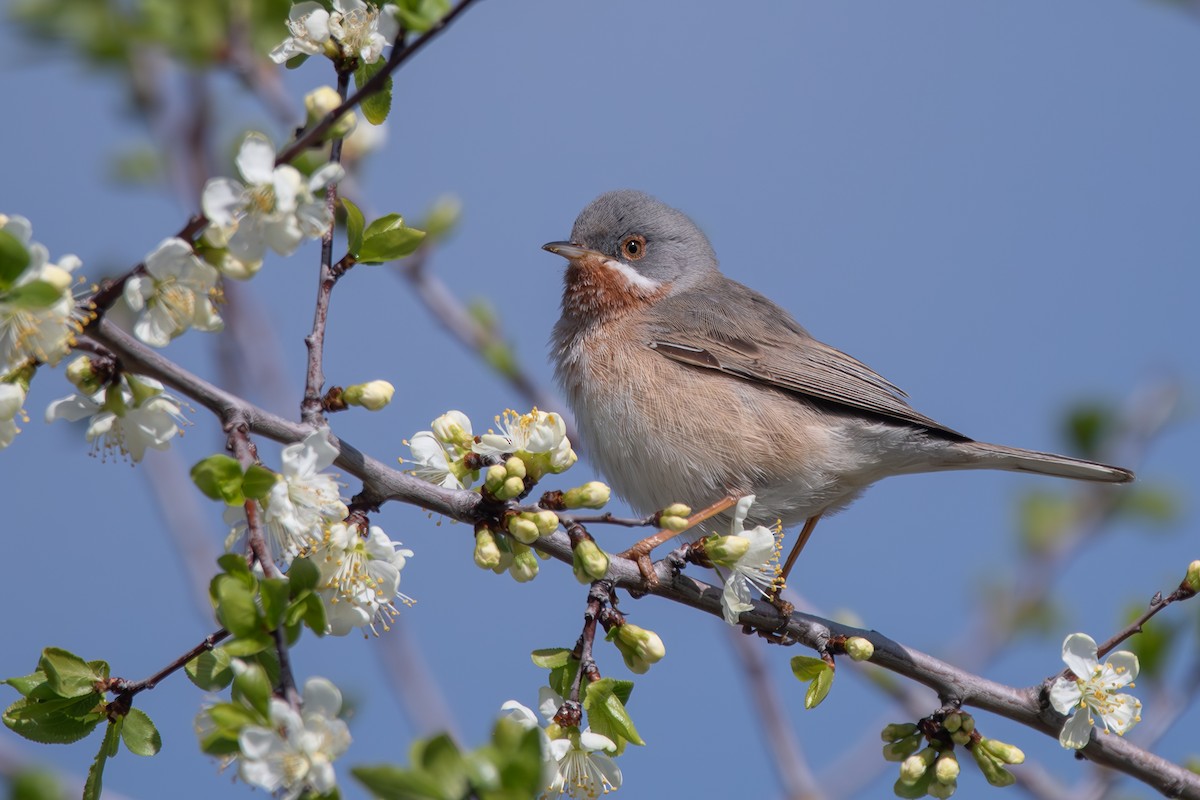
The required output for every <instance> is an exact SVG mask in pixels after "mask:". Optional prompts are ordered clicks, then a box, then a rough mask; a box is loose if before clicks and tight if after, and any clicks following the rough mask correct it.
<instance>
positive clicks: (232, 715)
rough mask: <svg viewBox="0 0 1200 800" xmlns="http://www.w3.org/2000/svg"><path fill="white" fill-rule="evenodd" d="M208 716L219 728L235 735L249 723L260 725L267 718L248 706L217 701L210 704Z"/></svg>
mask: <svg viewBox="0 0 1200 800" xmlns="http://www.w3.org/2000/svg"><path fill="white" fill-rule="evenodd" d="M208 716H209V718H210V719H211V720H212V723H213V725H215V726H216V727H217V728H218V729H219V730H224V731H228V732H231V733H233V734H234V736H235V737H236V736H237V733H238V731H240V730H241V729H242V728H244V727H246V726H247V725H258V724H260V723H261V722H263V721H264V720H265V719H266V718H265V717H260V716H259V715H258V714H255V713H254V711H252V710H251V709H249V708H247V707H246V706H242V705H238V704H236V703H217V704H216V705H213V706H210V707H209V708H208Z"/></svg>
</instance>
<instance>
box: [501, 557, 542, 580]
mask: <svg viewBox="0 0 1200 800" xmlns="http://www.w3.org/2000/svg"><path fill="white" fill-rule="evenodd" d="M508 574H509V575H512V576H513V580H515V581H516V582H517V583H528V582H529V581H531V580H533V579H534V578H536V577H537V574H538V560H537V556H535V555H534V554H533V551H531V550H526V551H524V552H523V553H517V554H516V555H514V556H513V561H512V564H511V565H509V568H508Z"/></svg>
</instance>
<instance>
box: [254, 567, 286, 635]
mask: <svg viewBox="0 0 1200 800" xmlns="http://www.w3.org/2000/svg"><path fill="white" fill-rule="evenodd" d="M258 593H259V596H260V597H261V598H262V605H263V616H264V617H266V622H267V628H269V629H271V630H274V629H276V628H278V627H279V625H280V623H282V622H283V613H284V612H285V611H287V607H288V582H287V580H285V579H284V578H267V579H265V580H261V581H259V582H258Z"/></svg>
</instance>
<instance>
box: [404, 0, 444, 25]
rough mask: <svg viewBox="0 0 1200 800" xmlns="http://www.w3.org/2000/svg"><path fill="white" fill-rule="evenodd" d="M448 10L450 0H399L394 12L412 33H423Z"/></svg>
mask: <svg viewBox="0 0 1200 800" xmlns="http://www.w3.org/2000/svg"><path fill="white" fill-rule="evenodd" d="M449 10H450V0H400V2H399V3H398V4H397V7H396V14H397V15H398V16H399V17H400V21H401V22H403V23H404V27H405V28H407V29H408V30H410V31H412V32H413V33H424V32H425V31H427V30H429V29H430V28H431V27H433V24H434V23H435V22H437V21H438V20H440V19H441V18H442V17H444V16H445V15H446V13H447V12H448V11H449Z"/></svg>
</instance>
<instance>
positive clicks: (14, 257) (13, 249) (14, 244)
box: [0, 230, 29, 291]
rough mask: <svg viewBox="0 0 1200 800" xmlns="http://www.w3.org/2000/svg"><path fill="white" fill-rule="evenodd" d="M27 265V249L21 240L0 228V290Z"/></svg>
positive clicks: (4, 288)
mask: <svg viewBox="0 0 1200 800" xmlns="http://www.w3.org/2000/svg"><path fill="white" fill-rule="evenodd" d="M28 266H29V251H28V250H26V249H25V245H23V244H21V240H20V239H18V238H17V237H16V236H13V235H12V234H11V233H9V232H8V231H6V230H0V291H6V290H8V289H9V288H10V287H11V286H12V285H13V284H14V283H15V282H16V280H17V278H19V277H21V273H22V272H24V271H25V268H26V267H28Z"/></svg>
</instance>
